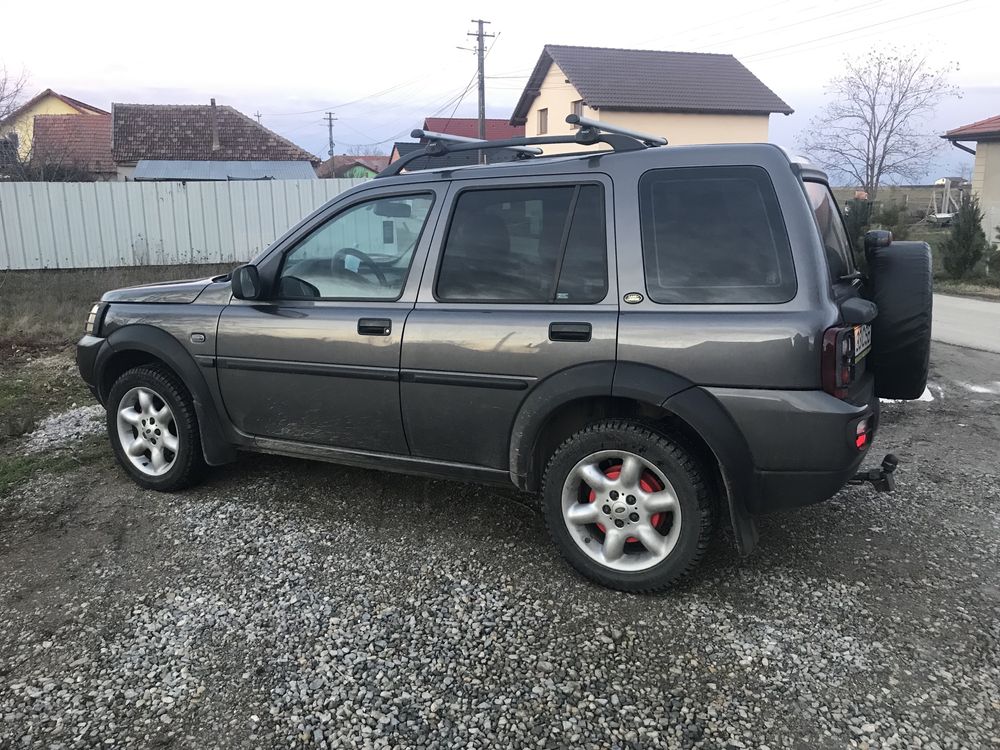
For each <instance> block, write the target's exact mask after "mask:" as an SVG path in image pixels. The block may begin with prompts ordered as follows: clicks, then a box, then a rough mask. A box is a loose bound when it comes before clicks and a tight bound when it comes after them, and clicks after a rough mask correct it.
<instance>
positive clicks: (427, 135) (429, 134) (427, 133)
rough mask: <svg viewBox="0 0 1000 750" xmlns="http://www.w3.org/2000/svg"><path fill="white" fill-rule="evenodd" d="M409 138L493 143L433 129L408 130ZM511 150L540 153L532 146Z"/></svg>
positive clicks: (540, 151) (538, 149)
mask: <svg viewBox="0 0 1000 750" xmlns="http://www.w3.org/2000/svg"><path fill="white" fill-rule="evenodd" d="M410 137H411V138H419V139H420V140H422V141H431V142H434V141H446V142H451V143H493V141H487V140H484V139H482V138H468V137H466V136H464V135H452V134H451V133H435V132H434V131H433V130H420V129H419V128H418V129H417V130H413V131H411V132H410ZM511 150H512V151H520V152H521V153H523V154H530V155H531V156H538V155H539V154H540V153H542V150H541V149H540V148H532V147H531V146H512V147H511Z"/></svg>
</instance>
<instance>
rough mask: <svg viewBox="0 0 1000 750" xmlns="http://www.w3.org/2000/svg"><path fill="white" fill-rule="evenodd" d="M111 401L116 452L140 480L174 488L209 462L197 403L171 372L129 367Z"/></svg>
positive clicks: (150, 486)
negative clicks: (199, 423) (203, 446)
mask: <svg viewBox="0 0 1000 750" xmlns="http://www.w3.org/2000/svg"><path fill="white" fill-rule="evenodd" d="M107 406H108V420H107V425H108V436H109V437H110V438H111V445H112V448H113V449H114V452H115V457H116V458H117V459H118V463H120V464H121V465H122V468H124V469H125V471H127V472H128V474H129V475H130V476H131V477H132V479H133V480H134V481H135V482H136V484H138V485H140V486H141V487H145V488H146V489H151V490H161V491H165V492H170V491H173V490H179V489H182V488H183V487H186V486H188V485H190V484H192V483H193V482H194V481H195V480H197V479H198V478H199V476H200V474H201V472H202V470H203V469H204V466H205V462H204V458H203V456H202V452H201V439H200V435H199V433H198V421H197V417H196V416H195V411H194V405H193V403H192V400H191V396H190V394H189V393H188V391H187V389H186V388H185V387H184V385H183V383H181V382H180V380H178V379H177V377H176V376H175V375H174V374H173V373H172V372H170V371H169V370H167V369H165V368H160V367H156V366H143V367H136V368H133V369H131V370H128V371H127V372H125V373H124V374H123V375H122V376H121V377H119V378H118V380H116V381H115V384H114V385H113V386H112V387H111V393H110V394H109V395H108V403H107Z"/></svg>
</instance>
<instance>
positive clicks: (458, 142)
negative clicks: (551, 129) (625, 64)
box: [375, 115, 667, 179]
mask: <svg viewBox="0 0 1000 750" xmlns="http://www.w3.org/2000/svg"><path fill="white" fill-rule="evenodd" d="M566 122H568V123H569V124H570V125H577V126H579V130H577V131H576V132H575V133H573V134H571V135H570V134H567V135H539V136H530V137H524V136H521V137H519V138H504V139H502V140H498V141H484V140H480V139H479V138H466V137H464V136H460V135H450V134H448V133H435V132H433V131H430V130H420V129H417V130H414V131H412V132H411V133H410V137H411V138H418V139H420V140H426V141H429V142H428V143H427V145H425V146H424V147H423V148H422V149H420V150H419V151H414V152H412V153H409V154H407V155H406V156H403V157H400V158H399V159H397V160H396V161H394V162H393V163H392V164H390V165H389V166H388V167H386V168H385V169H384V170H382V171H381V172H379V173H378V174H377V175H375V178H376V179H378V178H380V177H393V176H395V175H398V174H399V173H400V172H402V171H403V170H404V169H405V168H406V166H407V165H408V164H411V163H412V162H414V161H416V160H417V159H420V158H422V157H425V156H430V157H435V156H444V155H445V154H454V153H462V152H465V151H486V150H492V149H499V148H506V149H510V150H512V151H517V152H518V154H517V155H518V157H519V158H522V159H531V158H532V157H535V156H539V155H540V154H541V153H542V149H540V148H538V146H542V145H546V144H550V143H577V144H579V145H581V146H593V145H595V144H598V143H606V144H608V145H609V146H611V148H612V150H614V151H642V150H643V149H646V148H653V147H655V146H666V145H667V139H666V138H663V137H661V136H656V135H649V134H647V133H640V132H638V131H635V130H628V129H627V128H620V127H618V126H617V125H611V124H609V123H605V122H600V121H598V120H591V119H589V118H587V117H580V116H579V115H567V117H566Z"/></svg>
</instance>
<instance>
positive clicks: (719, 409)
mask: <svg viewBox="0 0 1000 750" xmlns="http://www.w3.org/2000/svg"><path fill="white" fill-rule="evenodd" d="M593 396H611V397H616V398H627V399H631V400H634V401H638V402H641V403H646V404H649V405H650V406H655V407H659V408H661V409H664V410H665V411H667V412H670V413H671V414H673V415H675V416H676V417H677V418H678V419H680V420H683V421H684V422H685V423H686V424H687V425H688V427H690V428H691V429H692V430H693V431H694V432H695V433H697V434H698V436H699V437H700V438H701V439H702V440H703V441H704V442H705V444H706V445H707V446H708V448H709V450H711V451H712V453H713V455H714V456H715V459H716V461H717V462H718V464H719V467H720V470H721V473H722V480H723V483H724V484H725V487H724V489H725V491H726V499H727V503H728V506H729V516H730V521H731V523H732V526H733V532H734V536H735V538H736V546H737V548H738V550H739V552H740V554H741V555H747V554H749V553H750V552H751V551H752V550H753V548H754V546H755V545H756V543H757V526H756V523H755V522H754V518H753V516H752V515H751V514H750V512H749V510H748V508H749V507H753V506H752V505H751V504H750V503H751V501H752V499H753V497H754V493H755V492H756V488H757V482H756V475H755V472H754V465H753V458H752V455H751V453H750V448H749V446H748V445H747V444H746V440H745V439H744V437H743V434H742V433H741V432H740V429H739V427H738V426H737V425H736V423H735V422H734V421H733V418H732V417H731V416H730V415H729V412H728V411H726V408H725V407H724V406H723V405H722V404H721V403H719V401H718V400H717V399H716V398H715V397H714V396H712V395H711V394H710V393H709V392H708V391H706V390H704V389H702V388H698V387H696V386H695V385H694V384H693V383H692V382H691V381H690V380H688V379H686V378H684V377H682V376H680V375H677V374H676V373H673V372H670V371H668V370H663V369H660V368H658V367H653V366H651V365H644V364H640V363H637V362H618V363H617V364H616V363H614V362H610V361H609V362H595V363H590V364H585V365H577V366H575V367H570V368H567V369H565V370H561V371H560V372H558V373H555V374H554V375H551V376H550V377H548V378H546V379H545V380H544V381H543V382H541V383H539V384H538V385H537V386H536V387H535V388H534V389H533V390H532V392H531V394H530V395H529V396H528V397H527V398H526V399H525V401H524V403H523V404H522V405H521V408H520V410H519V411H518V413H517V416H516V417H515V419H514V426H513V429H512V430H511V439H510V446H509V463H510V475H511V479H512V480H513V481H514V483H515V484H516V485H517V486H518V487H520V488H522V489H525V488H526V487H527V484H528V481H527V479H528V476H529V475H530V473H531V471H532V470H533V469H534V467H533V466H532V465H531V462H532V460H533V456H534V452H535V450H534V449H535V443H536V440H537V439H538V436H539V434H540V433H541V430H542V429H543V427H544V426H545V424H546V422H547V421H548V418H549V416H550V415H551V414H552V413H553V412H555V411H556V410H557V409H558V408H559V407H561V406H563V405H564V404H567V403H569V402H570V401H575V400H577V399H580V398H586V397H593Z"/></svg>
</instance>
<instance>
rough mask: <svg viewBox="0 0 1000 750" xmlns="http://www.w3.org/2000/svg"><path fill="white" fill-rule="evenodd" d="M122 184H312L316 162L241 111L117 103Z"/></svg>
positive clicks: (115, 142) (115, 131)
mask: <svg viewBox="0 0 1000 750" xmlns="http://www.w3.org/2000/svg"><path fill="white" fill-rule="evenodd" d="M111 116H112V121H113V122H112V131H111V132H112V141H111V152H112V155H113V158H114V161H115V166H116V169H117V174H118V179H131V180H182V181H187V180H282V179H285V180H301V179H314V178H315V177H316V167H317V166H319V163H320V160H319V158H318V157H316V156H314V155H313V154H310V153H309V152H308V151H306V150H305V149H302V148H300V147H298V146H296V145H295V144H294V143H292V142H291V141H289V140H287V139H285V138H283V137H281V136H280V135H278V134H277V133H275V132H274V131H273V130H270V129H268V128H265V127H264V126H263V125H261V124H260V123H258V122H257V121H256V120H254V119H252V118H250V117H247V116H246V115H245V114H243V113H242V112H239V111H238V110H236V109H234V108H232V107H229V106H226V105H219V106H217V105H216V103H215V99H212V100H211V103H210V104H117V103H116V104H113V105H112V106H111Z"/></svg>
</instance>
